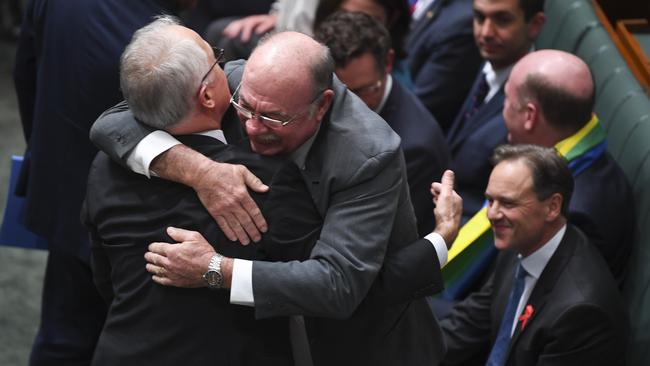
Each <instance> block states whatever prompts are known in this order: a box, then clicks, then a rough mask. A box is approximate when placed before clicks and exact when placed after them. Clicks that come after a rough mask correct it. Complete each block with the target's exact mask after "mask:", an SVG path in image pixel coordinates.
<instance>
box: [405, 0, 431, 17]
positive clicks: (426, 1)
mask: <svg viewBox="0 0 650 366" xmlns="http://www.w3.org/2000/svg"><path fill="white" fill-rule="evenodd" d="M435 1H436V0H419V1H418V2H417V3H415V10H413V14H412V15H411V17H412V18H413V20H418V19H420V18H421V17H422V15H424V12H425V11H426V10H427V9H429V6H431V4H433V3H434V2H435Z"/></svg>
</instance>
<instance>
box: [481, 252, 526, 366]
mask: <svg viewBox="0 0 650 366" xmlns="http://www.w3.org/2000/svg"><path fill="white" fill-rule="evenodd" d="M526 274H527V273H526V270H525V269H524V267H522V266H521V262H519V264H518V265H517V267H516V272H515V283H514V286H513V287H512V292H510V298H509V299H508V305H507V306H506V311H505V312H504V313H503V319H502V320H501V326H500V327H499V333H498V334H497V339H496V341H495V342H494V346H492V351H491V352H490V357H488V360H487V363H486V364H485V365H486V366H503V365H504V364H505V363H506V357H507V353H508V346H509V345H510V337H511V333H512V324H513V321H514V320H515V316H516V315H517V314H515V313H516V312H517V305H519V299H521V294H522V293H523V292H524V283H525V281H524V280H525V279H526Z"/></svg>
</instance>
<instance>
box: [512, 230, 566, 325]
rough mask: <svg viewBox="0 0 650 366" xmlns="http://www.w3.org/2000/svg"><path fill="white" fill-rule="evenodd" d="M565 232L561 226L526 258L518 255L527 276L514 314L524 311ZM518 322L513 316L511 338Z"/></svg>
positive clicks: (516, 317) (517, 318)
mask: <svg viewBox="0 0 650 366" xmlns="http://www.w3.org/2000/svg"><path fill="white" fill-rule="evenodd" d="M565 232H566V224H565V225H564V226H562V228H561V229H560V230H558V232H557V233H555V235H553V237H552V238H551V239H550V240H549V241H548V242H546V244H544V245H542V247H541V248H539V249H537V250H536V251H535V252H534V253H533V254H531V255H529V256H528V257H526V258H522V257H521V254H520V255H519V259H521V266H522V267H524V269H525V270H526V273H527V276H526V278H525V282H524V292H523V293H522V294H521V298H520V299H519V305H517V312H515V314H521V313H522V312H523V311H524V308H525V307H526V304H527V303H528V299H529V298H530V294H531V293H532V292H533V289H534V288H535V284H536V283H537V280H539V276H541V275H542V272H543V271H544V268H546V265H547V264H548V261H549V260H550V259H551V257H552V256H553V253H555V250H557V247H558V246H559V245H560V242H561V241H562V238H563V237H564V233H565ZM518 322H519V316H515V319H514V320H513V323H512V330H511V331H510V336H511V337H512V335H513V334H514V333H515V329H516V326H517V323H518Z"/></svg>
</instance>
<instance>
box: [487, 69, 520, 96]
mask: <svg viewBox="0 0 650 366" xmlns="http://www.w3.org/2000/svg"><path fill="white" fill-rule="evenodd" d="M513 66H515V65H514V64H512V65H510V66H508V67H504V68H503V69H500V70H495V69H493V68H492V64H491V63H490V62H486V63H485V65H484V66H483V73H484V74H485V81H487V84H488V87H490V90H489V91H488V94H487V95H486V96H485V101H486V102H487V101H488V100H490V99H492V97H493V96H494V95H495V94H496V93H497V92H498V91H499V89H501V87H502V86H503V84H505V83H506V80H508V77H509V76H510V71H512V68H513Z"/></svg>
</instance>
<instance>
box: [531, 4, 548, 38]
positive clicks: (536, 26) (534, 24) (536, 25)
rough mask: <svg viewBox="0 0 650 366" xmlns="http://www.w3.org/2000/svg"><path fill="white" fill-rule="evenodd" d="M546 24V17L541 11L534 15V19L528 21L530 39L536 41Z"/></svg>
mask: <svg viewBox="0 0 650 366" xmlns="http://www.w3.org/2000/svg"><path fill="white" fill-rule="evenodd" d="M545 22H546V15H544V12H541V11H540V12H538V13H536V14H535V15H533V17H532V18H530V20H529V21H528V39H530V40H531V41H535V40H536V39H537V36H538V35H539V32H541V31H542V27H543V26H544V23H545Z"/></svg>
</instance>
